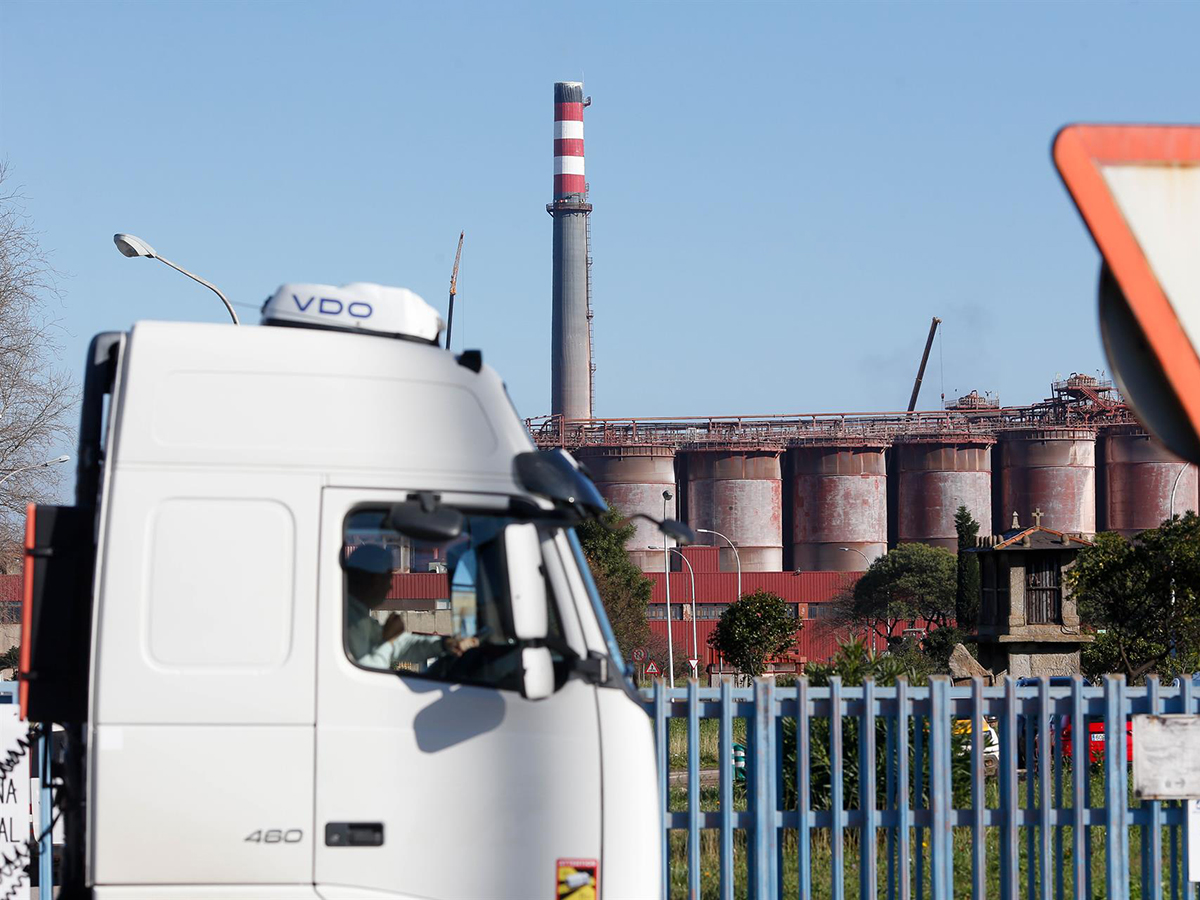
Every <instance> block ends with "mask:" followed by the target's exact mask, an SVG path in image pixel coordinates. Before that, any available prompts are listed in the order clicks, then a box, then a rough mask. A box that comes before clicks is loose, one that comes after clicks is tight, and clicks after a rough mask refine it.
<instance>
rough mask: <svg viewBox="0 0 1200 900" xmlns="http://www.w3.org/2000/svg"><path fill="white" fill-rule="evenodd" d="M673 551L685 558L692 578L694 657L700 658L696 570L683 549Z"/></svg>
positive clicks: (685, 563) (684, 560)
mask: <svg viewBox="0 0 1200 900" xmlns="http://www.w3.org/2000/svg"><path fill="white" fill-rule="evenodd" d="M671 552H672V553H675V554H678V555H679V558H680V559H682V560H683V564H684V565H685V566H687V567H688V575H690V576H691V578H692V658H693V659H696V660H699V659H700V645H699V643H698V642H697V640H696V572H695V570H694V569H692V564H691V563H690V562H688V558H687V557H686V556H684V555H683V551H682V550H676V549H675V548H674V547H672V548H671Z"/></svg>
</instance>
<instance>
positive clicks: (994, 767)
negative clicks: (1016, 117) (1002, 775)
mask: <svg viewBox="0 0 1200 900" xmlns="http://www.w3.org/2000/svg"><path fill="white" fill-rule="evenodd" d="M951 728H952V730H953V732H954V733H955V734H965V735H968V736H970V735H971V730H972V729H971V720H970V719H956V720H955V721H954V725H952V726H951ZM974 747H975V742H974V740H972V741H971V742H970V743H968V744H967V745H966V747H965V748H964V749H963V753H964V755H968V756H969V755H970V754H971V752H972V751H973V750H974ZM999 771H1000V735H999V734H998V733H997V731H996V720H995V719H993V718H991V717H987V716H985V717H984V719H983V774H984V776H986V777H991V776H992V775H995V774H996V773H997V772H999Z"/></svg>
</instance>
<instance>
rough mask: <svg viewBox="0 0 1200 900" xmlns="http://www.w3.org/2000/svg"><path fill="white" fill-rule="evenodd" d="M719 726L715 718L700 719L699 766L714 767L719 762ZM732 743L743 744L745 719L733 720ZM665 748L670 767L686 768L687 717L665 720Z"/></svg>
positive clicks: (744, 740)
mask: <svg viewBox="0 0 1200 900" xmlns="http://www.w3.org/2000/svg"><path fill="white" fill-rule="evenodd" d="M720 726H721V723H720V721H718V720H717V719H700V736H699V740H700V768H702V769H715V768H716V767H717V766H718V765H719V764H720V755H719V753H718V750H719V743H720ZM733 740H734V743H737V744H742V745H745V743H746V720H745V719H734V720H733ZM667 748H668V753H669V754H670V757H671V768H672V769H686V768H687V719H682V718H672V719H668V720H667Z"/></svg>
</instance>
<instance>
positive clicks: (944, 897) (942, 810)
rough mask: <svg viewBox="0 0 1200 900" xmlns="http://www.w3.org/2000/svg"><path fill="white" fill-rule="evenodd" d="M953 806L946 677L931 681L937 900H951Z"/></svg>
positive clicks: (932, 867) (932, 875) (932, 861)
mask: <svg viewBox="0 0 1200 900" xmlns="http://www.w3.org/2000/svg"><path fill="white" fill-rule="evenodd" d="M952 805H953V801H952V797H951V796H950V679H949V678H948V677H946V676H945V675H934V676H932V677H931V678H930V679H929V809H930V811H931V812H932V813H933V827H932V828H930V835H929V836H930V841H929V844H930V854H929V881H930V887H931V894H932V896H933V900H951V889H950V875H951V872H952V871H953V866H954V860H953V858H952V852H951V849H950V848H951V843H952V842H951V840H950V837H951V833H950V828H951V825H950V807H951V806H952Z"/></svg>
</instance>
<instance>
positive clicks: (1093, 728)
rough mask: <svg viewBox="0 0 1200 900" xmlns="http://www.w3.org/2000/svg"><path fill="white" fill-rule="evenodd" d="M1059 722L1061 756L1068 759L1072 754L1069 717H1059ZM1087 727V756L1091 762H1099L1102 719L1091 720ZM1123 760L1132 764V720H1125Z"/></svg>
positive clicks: (1102, 751) (1102, 755) (1101, 754)
mask: <svg viewBox="0 0 1200 900" xmlns="http://www.w3.org/2000/svg"><path fill="white" fill-rule="evenodd" d="M1059 720H1060V722H1061V723H1062V735H1063V748H1062V750H1063V756H1064V757H1066V758H1067V759H1070V758H1071V754H1072V753H1073V752H1074V751H1073V747H1072V740H1073V738H1072V736H1071V717H1070V716H1060V717H1059ZM1087 727H1088V734H1087V743H1088V755H1089V756H1090V757H1091V760H1092V762H1099V761H1100V760H1102V759H1104V721H1103V720H1102V719H1091V720H1089V721H1088V723H1087ZM1125 760H1126V762H1133V720H1132V719H1130V718H1127V719H1126V720H1125Z"/></svg>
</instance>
